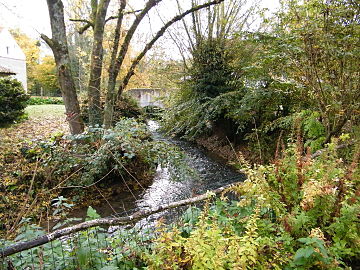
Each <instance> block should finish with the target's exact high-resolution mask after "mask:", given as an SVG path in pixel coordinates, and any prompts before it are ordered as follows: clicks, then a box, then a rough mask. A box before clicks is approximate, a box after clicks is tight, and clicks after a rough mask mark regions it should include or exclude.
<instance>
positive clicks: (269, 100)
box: [166, 0, 360, 160]
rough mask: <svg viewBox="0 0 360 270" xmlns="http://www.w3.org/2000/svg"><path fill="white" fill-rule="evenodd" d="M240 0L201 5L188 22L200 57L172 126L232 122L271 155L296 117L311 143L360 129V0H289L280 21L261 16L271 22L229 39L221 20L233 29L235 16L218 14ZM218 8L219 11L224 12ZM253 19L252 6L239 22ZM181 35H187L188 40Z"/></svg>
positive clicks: (199, 131)
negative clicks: (202, 8)
mask: <svg viewBox="0 0 360 270" xmlns="http://www.w3.org/2000/svg"><path fill="white" fill-rule="evenodd" d="M235 2H236V1H229V2H225V3H224V6H225V9H222V8H223V7H222V5H218V6H216V7H213V8H214V9H215V12H209V13H208V14H207V13H206V12H203V14H202V16H199V14H197V15H196V16H194V17H193V18H192V21H191V22H190V23H189V22H185V23H184V24H185V26H184V27H185V29H186V31H185V33H187V36H188V37H189V38H188V39H187V40H189V41H190V42H191V43H190V44H189V45H188V46H187V47H190V48H191V51H190V53H191V55H192V57H191V58H189V59H190V61H188V63H187V67H188V71H189V72H188V76H187V81H186V82H185V83H184V84H182V86H183V87H182V90H181V91H179V92H178V93H176V95H175V96H174V97H173V99H172V101H173V105H174V106H173V107H172V109H171V110H168V111H167V116H166V120H167V121H166V127H167V129H168V130H169V131H170V132H173V133H175V134H178V135H182V136H184V137H185V138H187V139H195V138H196V137H199V136H201V135H204V134H206V132H212V131H213V128H214V125H212V124H214V123H215V124H216V123H224V122H225V121H228V122H229V123H230V124H231V126H232V127H231V129H232V134H233V135H234V136H235V134H237V136H236V137H237V138H239V140H241V141H243V140H247V142H248V144H249V145H251V146H252V147H253V149H256V150H257V151H256V152H257V156H258V157H260V159H262V158H261V156H262V157H264V156H263V155H262V154H264V153H261V152H265V151H264V149H265V150H267V152H268V153H269V154H268V156H267V157H266V158H264V160H265V159H269V158H272V157H273V153H274V152H275V146H276V144H277V142H279V141H278V138H279V137H281V138H282V139H284V140H285V138H286V137H287V136H288V135H290V134H291V133H292V131H293V130H294V126H297V128H298V129H299V130H302V131H303V136H304V137H303V140H304V142H305V145H306V146H311V148H312V151H316V150H318V149H319V148H323V147H324V146H325V144H327V143H329V142H330V141H331V139H332V138H333V137H336V136H339V135H340V134H341V133H343V132H347V133H350V134H352V136H357V135H356V134H358V132H354V131H356V130H358V129H359V124H360V113H359V112H360V65H359V63H360V51H359V49H358V48H359V47H360V38H359V37H360V23H359V22H360V6H359V4H358V3H357V2H356V1H345V0H329V1H320V0H308V1H283V5H282V8H281V10H280V11H279V12H278V13H277V14H275V15H274V17H273V18H272V19H271V20H263V21H262V22H261V24H263V25H264V26H265V27H264V28H262V29H260V30H251V31H249V28H248V29H246V28H243V29H241V28H237V29H238V30H239V31H233V32H229V34H227V35H226V37H225V38H222V40H223V43H221V42H219V39H216V37H217V34H218V33H222V31H221V30H220V31H219V30H216V31H215V30H214V29H228V28H227V27H225V28H222V27H221V23H223V22H227V21H232V20H230V19H222V20H221V19H218V18H219V16H224V15H226V14H233V13H231V12H230V13H228V12H227V11H226V8H229V7H230V5H229V3H230V4H231V3H235ZM235 7H239V5H236V6H235ZM235 7H234V8H235ZM216 10H218V12H219V13H218V14H219V15H215V18H214V17H213V16H214V14H217V13H216ZM207 11H208V10H207ZM250 11H251V10H250ZM235 14H237V13H236V12H235ZM230 18H232V17H230ZM245 18H248V19H249V20H243V24H240V25H247V22H248V23H249V24H251V22H252V20H251V13H244V16H240V17H239V18H237V19H236V20H235V21H236V23H237V24H238V25H239V22H241V19H245ZM217 22H221V23H220V27H219V26H217ZM210 29H212V30H210ZM209 33H212V35H209ZM220 36H221V35H220ZM175 41H176V42H177V44H178V45H179V44H180V42H179V39H176V40H175ZM215 41H216V42H218V43H217V45H216V43H215ZM180 45H181V44H180ZM215 45H216V46H215ZM212 46H213V48H212ZM179 47H180V48H181V49H182V50H183V51H184V48H186V46H179ZM215 48H216V49H215ZM225 59H227V60H225ZM229 70H230V71H229ZM220 74H221V75H220ZM217 75H220V76H219V77H217ZM226 78H227V79H226ZM195 94H197V95H195ZM199 96H202V97H203V99H202V100H199ZM204 96H205V98H204ZM196 99H198V101H196ZM233 124H234V125H233ZM254 152H255V151H254Z"/></svg>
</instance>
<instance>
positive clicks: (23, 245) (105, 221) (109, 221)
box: [0, 182, 240, 258]
mask: <svg viewBox="0 0 360 270" xmlns="http://www.w3.org/2000/svg"><path fill="white" fill-rule="evenodd" d="M238 183H240V182H238ZM236 184H237V183H234V184H230V185H226V186H223V187H221V188H218V189H215V190H211V191H209V192H207V193H205V194H202V195H199V196H195V197H192V198H190V199H185V200H181V201H177V202H173V203H169V204H165V205H161V206H157V207H154V208H151V209H147V210H140V211H137V212H135V213H134V214H132V215H130V216H126V217H117V218H99V219H94V220H90V221H86V222H82V223H79V224H77V225H74V226H71V227H67V228H64V229H59V230H56V231H54V232H52V233H48V234H45V235H43V236H40V237H38V238H35V239H33V240H30V241H26V242H20V243H17V244H14V245H12V246H9V247H6V248H4V249H2V250H0V258H4V257H7V256H10V255H12V254H15V253H18V252H21V251H24V250H28V249H31V248H34V247H38V246H41V245H44V244H46V243H49V242H52V241H54V240H56V239H59V238H61V237H63V236H66V235H70V234H73V233H76V232H79V231H83V230H86V229H89V228H93V227H97V226H103V225H110V226H114V225H126V224H131V223H134V222H136V221H139V220H141V219H143V218H146V217H148V216H151V215H153V214H156V213H159V212H163V211H165V210H168V209H172V208H177V207H180V206H186V205H190V204H194V203H196V202H200V201H204V200H206V199H208V198H210V197H211V196H212V195H214V194H220V193H222V192H224V191H226V190H227V189H228V188H230V187H231V186H233V185H236Z"/></svg>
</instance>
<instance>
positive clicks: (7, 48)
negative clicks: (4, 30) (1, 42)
mask: <svg viewBox="0 0 360 270" xmlns="http://www.w3.org/2000/svg"><path fill="white" fill-rule="evenodd" d="M9 49H10V48H9V47H8V46H6V53H7V54H9Z"/></svg>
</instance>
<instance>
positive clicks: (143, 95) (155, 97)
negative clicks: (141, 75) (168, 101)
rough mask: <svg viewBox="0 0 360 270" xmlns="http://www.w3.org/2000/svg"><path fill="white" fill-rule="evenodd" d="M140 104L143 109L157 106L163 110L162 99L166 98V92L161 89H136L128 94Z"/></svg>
mask: <svg viewBox="0 0 360 270" xmlns="http://www.w3.org/2000/svg"><path fill="white" fill-rule="evenodd" d="M126 93H127V94H128V95H129V96H131V97H133V98H134V99H136V100H137V101H138V102H139V105H140V106H141V107H147V106H156V107H160V108H163V107H164V105H163V103H162V102H161V100H160V99H161V98H162V97H164V96H165V90H163V89H160V88H134V89H130V90H128V91H127V92H126Z"/></svg>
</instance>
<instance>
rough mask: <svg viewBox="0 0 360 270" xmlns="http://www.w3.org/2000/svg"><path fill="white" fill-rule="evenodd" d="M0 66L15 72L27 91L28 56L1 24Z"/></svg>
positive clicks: (15, 76)
mask: <svg viewBox="0 0 360 270" xmlns="http://www.w3.org/2000/svg"><path fill="white" fill-rule="evenodd" d="M0 66H1V67H2V68H5V69H7V70H8V71H11V72H12V73H15V75H12V76H13V77H14V78H16V79H17V80H19V81H20V82H21V83H22V85H23V87H24V90H25V92H26V91H27V77H26V57H25V54H24V52H23V51H22V50H21V48H20V46H19V45H18V44H17V43H16V41H15V39H14V38H13V36H12V35H11V34H10V32H9V31H8V30H7V29H6V28H3V27H1V26H0Z"/></svg>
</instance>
